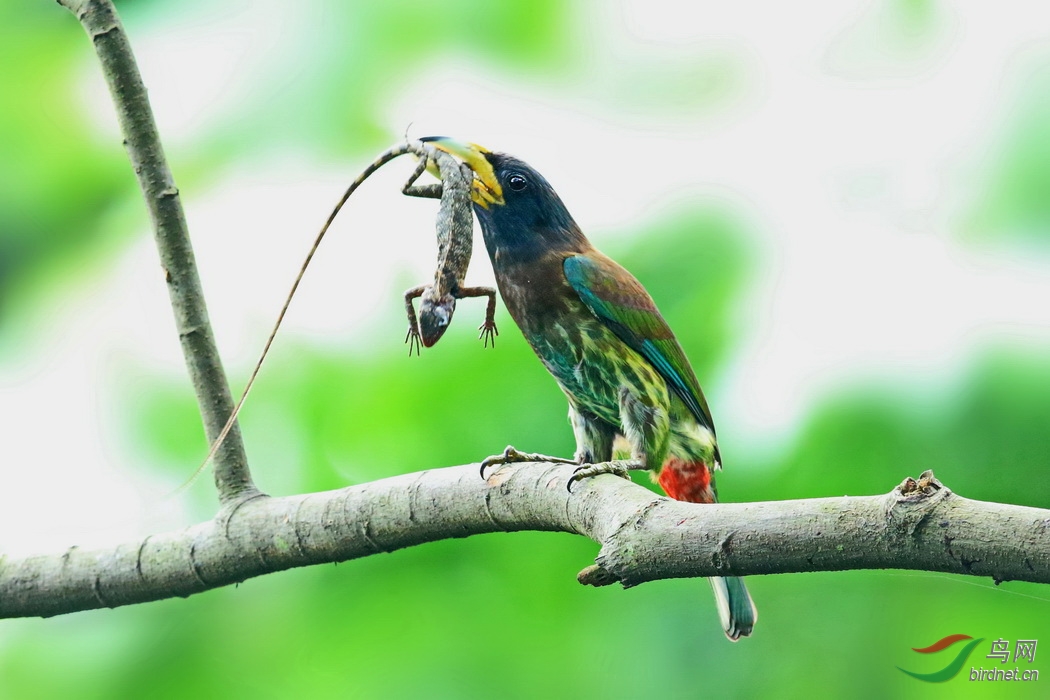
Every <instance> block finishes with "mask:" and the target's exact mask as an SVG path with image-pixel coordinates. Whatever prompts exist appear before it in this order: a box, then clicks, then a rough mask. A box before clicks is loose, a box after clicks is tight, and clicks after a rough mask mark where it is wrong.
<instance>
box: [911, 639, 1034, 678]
mask: <svg viewBox="0 0 1050 700" xmlns="http://www.w3.org/2000/svg"><path fill="white" fill-rule="evenodd" d="M967 640H969V641H967ZM964 641H965V642H966V644H964V645H962V646H961V647H956V645H957V644H958V643H959V642H964ZM983 641H984V638H983V637H982V638H979V639H974V638H973V637H971V636H970V635H968V634H949V635H948V636H947V637H945V638H943V639H940V640H938V641H936V642H934V643H933V644H931V645H930V646H928V647H922V648H921V649H917V648H913V649H912V651H915V652H918V653H920V654H936V653H938V652H942V651H944V650H946V649H949V648H951V647H956V648H955V651H954V654H955V656H954V657H953V658H952V659H951V661H949V662H948V663H947V665H946V666H945V667H944V668H942V669H941V670H939V671H934V672H933V673H916V672H915V671H909V670H907V669H905V668H901V667H900V666H898V667H897V669H898V670H900V671H901V672H902V673H906V674H908V675H909V676H911V677H912V678H916V679H918V680H920V681H924V682H926V683H943V682H944V681H947V680H951V679H952V678H955V677H956V676H957V675H959V671H961V670H962V668H963V666H965V665H966V661H967V659H969V658H970V654H972V653H973V650H974V649H975V648H976V647H977V645H979V644H980V643H981V642H983ZM1037 646H1038V640H1035V639H1018V640H1017V641H1016V643H1015V644H1013V654H1012V655H1011V653H1010V649H1011V644H1010V641H1009V640H1007V639H1003V638H1002V637H1000V638H999V639H996V640H995V641H993V642H992V644H991V651H990V652H989V653H988V654H987V655H986V656H985V658H986V659H994V660H995V661H998V662H999V666H993V667H992V668H979V667H975V666H971V667H970V674H969V676H970V680H971V681H1036V680H1039V670H1038V669H1035V668H1030V666H1031V664H1033V663H1035V650H1036V647H1037ZM946 656H947V655H946ZM1011 656H1012V659H1013V662H1014V668H1003V667H1002V665H1003V664H1005V663H1007V662H1008V661H1010V660H1011ZM1019 661H1022V662H1027V665H1026V667H1025V668H1021V667H1018V666H1017V665H1016V664H1017V663H1018V662H1019Z"/></svg>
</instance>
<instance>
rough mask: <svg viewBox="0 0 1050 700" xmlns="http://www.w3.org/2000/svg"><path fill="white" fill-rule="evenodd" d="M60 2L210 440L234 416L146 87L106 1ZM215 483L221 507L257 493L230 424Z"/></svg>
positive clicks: (237, 434) (236, 433)
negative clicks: (107, 128) (105, 89)
mask: <svg viewBox="0 0 1050 700" xmlns="http://www.w3.org/2000/svg"><path fill="white" fill-rule="evenodd" d="M59 4H60V5H63V6H64V7H66V8H68V9H69V10H70V11H71V12H73V13H74V14H75V15H76V16H77V19H79V20H80V23H81V24H82V25H83V26H84V29H85V30H86V31H87V33H88V36H89V37H91V41H92V42H93V43H94V45H95V51H96V52H97V53H98V57H99V61H100V62H101V64H102V72H103V74H104V75H105V77H106V82H107V83H108V84H109V90H110V94H111V95H112V97H113V103H114V105H115V106H116V110H117V118H118V120H119V121H120V129H121V132H122V133H123V136H124V145H125V147H126V148H127V151H128V158H129V159H130V160H131V165H132V167H133V168H134V169H135V174H136V176H137V177H138V181H139V186H140V187H141V188H142V193H143V195H144V196H145V198H146V208H147V209H149V214H150V219H151V221H152V223H153V232H154V236H155V238H156V242H157V248H158V250H159V251H160V262H161V266H162V267H163V269H164V276H165V279H166V281H167V283H168V293H169V295H170V297H171V307H172V309H173V310H174V312H175V326H176V329H177V330H178V333H179V340H180V341H181V342H182V353H183V355H184V356H185V358H186V365H187V367H188V368H189V373H190V381H192V383H193V388H194V391H195V392H196V394H197V403H198V405H199V406H200V412H201V417H202V418H203V421H204V430H205V434H206V435H207V437H208V442H209V443H210V442H212V441H213V440H215V438H216V437H217V436H218V434H219V432H220V431H221V430H222V428H223V426H224V425H225V423H226V419H227V418H228V417H229V416H230V414H231V413H232V412H233V400H232V398H231V396H230V387H229V384H227V382H226V374H225V372H223V369H222V361H221V359H220V358H219V352H218V350H217V348H216V346H215V338H214V336H213V335H212V330H211V323H210V322H209V321H208V310H207V307H206V306H205V303H204V293H203V291H202V290H201V283H200V277H199V276H198V275H197V265H196V262H195V260H194V257H193V247H192V246H191V245H190V238H189V233H188V231H187V227H186V217H185V215H184V214H183V211H182V202H181V200H180V198H179V190H178V188H176V187H175V181H174V179H173V178H172V175H171V171H170V170H169V169H168V164H167V161H166V160H165V158H164V150H163V148H162V147H161V144H160V135H159V134H158V133H157V125H156V122H155V121H154V119H153V111H152V110H151V109H150V105H149V99H148V98H147V96H146V86H145V85H143V83H142V76H141V75H140V74H139V69H138V66H137V65H136V63H135V57H134V55H133V54H132V52H131V44H130V43H129V41H128V37H127V34H126V33H125V32H124V27H123V26H122V25H121V23H120V18H119V17H118V16H117V11H116V9H115V8H114V7H113V4H112V3H111V2H110V0H59ZM215 485H216V487H217V488H218V491H219V498H220V500H222V501H223V502H227V501H231V500H234V499H236V498H238V497H247V496H249V495H251V494H254V493H256V489H255V486H254V485H253V484H252V480H251V474H250V473H249V471H248V459H247V457H246V456H245V452H244V444H243V443H242V441H241V434H240V429H239V428H238V427H237V426H236V425H234V427H233V429H232V430H231V431H230V434H229V435H228V436H227V437H226V440H225V442H224V443H223V445H222V447H221V448H220V449H219V451H218V453H217V454H216V455H215Z"/></svg>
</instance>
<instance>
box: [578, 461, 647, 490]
mask: <svg viewBox="0 0 1050 700" xmlns="http://www.w3.org/2000/svg"><path fill="white" fill-rule="evenodd" d="M631 467H632V464H631V463H630V462H624V461H622V460H614V461H611V462H597V463H596V464H584V465H582V466H580V467H577V468H576V469H575V471H573V473H572V476H570V477H569V480H568V482H566V484H565V489H566V490H567V491H568V492H569V493H572V485H573V484H574V483H576V482H577V481H580V480H581V479H588V478H590V477H592V476H598V475H599V474H612V475H614V476H619V477H621V478H623V479H627V480H628V481H630V480H631V473H630V470H631Z"/></svg>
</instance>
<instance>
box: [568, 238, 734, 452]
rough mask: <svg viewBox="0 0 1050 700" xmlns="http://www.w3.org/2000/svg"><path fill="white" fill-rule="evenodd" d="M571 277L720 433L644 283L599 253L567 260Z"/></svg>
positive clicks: (622, 335) (605, 319) (613, 326)
mask: <svg viewBox="0 0 1050 700" xmlns="http://www.w3.org/2000/svg"><path fill="white" fill-rule="evenodd" d="M564 270H565V279H566V280H568V282H569V286H571V287H572V288H573V290H574V291H575V292H576V293H577V294H579V295H580V299H581V300H582V301H583V303H584V304H586V305H587V308H589V309H590V310H591V312H592V313H593V314H594V315H595V316H597V317H598V319H599V320H601V321H602V322H603V323H604V324H605V325H606V326H608V327H609V329H610V330H611V331H612V332H613V333H614V334H616V337H617V338H619V339H620V340H622V341H623V342H624V343H626V344H627V345H628V347H630V348H631V349H633V350H634V351H635V352H637V353H638V354H640V355H641V356H642V357H644V358H645V359H646V360H648V361H649V363H650V364H652V366H653V367H654V368H655V369H656V371H657V372H659V373H660V376H661V377H663V378H664V380H665V381H666V382H667V383H668V385H669V386H670V387H671V388H672V390H674V392H675V393H676V394H677V395H678V397H679V398H681V399H682V401H683V402H684V403H685V405H686V406H687V407H688V408H689V411H690V412H691V413H692V414H693V415H694V416H695V417H696V419H697V421H699V422H700V424H701V425H703V426H704V427H706V428H707V429H708V430H710V431H711V432H712V433H714V431H715V427H714V421H712V420H711V410H710V409H709V408H708V407H707V401H706V399H704V394H703V392H702V391H701V390H700V382H698V381H697V379H696V375H695V374H694V373H693V368H692V367H691V366H690V365H689V360H688V359H686V356H685V352H684V351H683V350H682V346H681V345H679V344H678V340H677V339H676V338H675V337H674V333H672V332H671V329H670V327H669V326H668V325H667V322H666V321H664V318H663V316H661V315H660V312H659V311H658V310H657V308H656V305H655V304H654V303H653V300H652V297H650V296H649V293H648V292H646V291H645V288H644V287H643V286H642V284H641V282H639V281H638V280H637V279H635V278H634V276H633V275H631V273H629V272H628V271H627V270H625V269H623V268H622V267H620V266H619V265H618V264H616V263H615V262H614V261H613V260H611V259H610V258H607V257H606V256H604V255H602V254H601V253H598V252H597V251H594V252H591V253H588V254H586V255H572V256H570V257H568V258H566V259H565V263H564Z"/></svg>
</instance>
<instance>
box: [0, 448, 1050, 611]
mask: <svg viewBox="0 0 1050 700" xmlns="http://www.w3.org/2000/svg"><path fill="white" fill-rule="evenodd" d="M572 471H573V467H572V466H571V465H570V466H567V465H564V464H547V463H529V464H520V465H508V466H505V467H501V468H500V469H498V470H496V471H494V472H492V473H491V474H490V475H489V477H488V479H482V478H480V477H479V476H478V466H477V465H468V466H461V467H449V468H446V469H434V470H429V471H423V472H418V473H415V474H406V475H403V476H396V477H392V478H389V479H383V480H380V481H375V482H371V483H368V484H362V485H360V486H352V487H349V488H345V489H340V490H338V491H326V492H322V493H312V494H305V495H299V496H288V497H282V498H273V497H269V496H264V495H262V494H259V495H257V496H256V497H254V498H251V499H242V500H239V501H237V502H236V503H232V504H229V505H227V506H226V507H224V508H223V509H222V510H221V511H220V512H219V514H218V515H217V516H216V517H215V518H214V519H213V520H210V521H207V522H204V523H200V524H199V525H195V526H193V527H190V528H187V529H185V530H182V531H179V532H170V533H164V534H159V535H151V536H149V537H146V538H145V539H142V540H136V541H132V542H126V543H123V544H120V545H117V546H115V547H111V548H105V549H93V550H86V549H80V548H78V547H70V548H69V549H67V550H66V551H64V552H55V553H53V554H46V555H40V556H30V557H24V558H18V559H15V558H9V559H0V618H6V617H28V616H41V617H47V616H51V615H60V614H64V613H70V612H76V611H79V610H90V609H94V608H103V607H110V608H111V607H117V606H120V605H128V604H131V603H143V602H147V601H151V600H160V599H163V598H171V597H175V596H183V597H185V596H189V595H192V594H194V593H200V592H202V591H206V590H210V589H212V588H218V587H220V586H225V585H228V584H231V583H237V582H240V581H244V580H245V579H248V578H251V577H253V576H259V575H261V574H266V573H271V572H274V571H281V570H284V569H290V568H293V567H298V566H307V565H311V564H322V563H327V562H340V561H347V560H349V559H356V558H358V557H364V556H368V555H371V554H377V553H380V552H392V551H394V550H397V549H401V548H404V547H410V546H413V545H418V544H422V543H425V542H433V541H436V540H442V539H449V538H453V537H467V536H470V535H475V534H480V533H486V532H499V531H507V532H510V531H517V530H546V531H560V532H571V533H577V534H580V535H583V536H585V537H589V538H591V539H593V540H594V541H596V542H598V543H599V544H601V551H600V553H599V555H598V558H597V564H596V565H595V566H591V567H588V568H586V569H584V570H583V571H582V572H580V574H579V579H580V581H581V583H588V584H592V585H605V584H608V583H613V582H616V581H619V582H620V583H622V584H623V585H624V586H625V587H626V586H635V585H638V584H640V583H644V582H646V581H653V580H656V579H663V578H682V577H691V576H715V575H717V576H725V575H734V576H745V575H753V574H774V573H789V572H797V571H837V570H844V569H886V568H893V569H915V570H925V571H941V572H947V573H956V574H968V575H973V576H989V577H991V578H992V579H994V580H995V581H997V582H999V581H1008V580H1022V581H1034V582H1040V583H1050V534H1048V529H1050V510H1043V509H1038V508H1028V507H1024V506H1012V505H1002V504H998V503H985V502H982V501H973V500H970V499H967V498H962V497H960V496H957V495H955V494H953V493H952V492H951V491H950V490H948V489H947V488H945V487H943V486H942V485H941V484H940V483H939V482H937V480H936V479H934V478H933V475H932V474H931V473H929V472H927V473H926V474H924V475H923V476H922V477H920V479H919V480H918V481H915V480H913V479H907V480H905V481H904V483H902V484H901V485H900V486H898V487H897V488H895V489H894V490H893V491H891V492H890V493H888V494H885V495H883V496H860V497H850V496H844V497H841V498H817V499H806V500H794V501H770V502H763V503H726V504H717V505H699V504H692V503H683V502H680V501H673V500H671V499H668V498H664V497H662V496H658V495H656V494H655V493H653V492H652V491H649V490H648V489H645V488H643V487H641V486H638V485H636V484H633V483H631V482H628V481H625V480H623V479H619V478H617V477H614V476H609V475H603V476H598V477H594V478H591V479H586V480H584V481H581V482H577V483H576V484H574V486H573V492H572V493H570V492H569V491H568V490H567V489H566V483H567V480H568V478H569V477H570V476H571V475H572Z"/></svg>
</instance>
